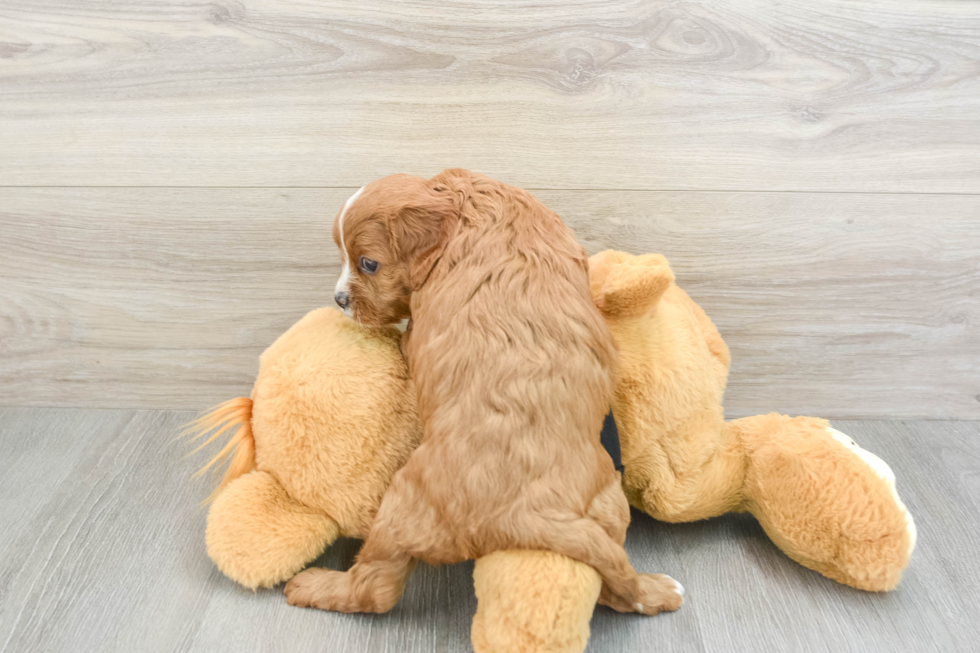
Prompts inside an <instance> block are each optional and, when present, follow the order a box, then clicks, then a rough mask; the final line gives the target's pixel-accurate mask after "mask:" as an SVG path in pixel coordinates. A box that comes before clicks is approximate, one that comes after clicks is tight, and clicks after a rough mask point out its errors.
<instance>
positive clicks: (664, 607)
mask: <svg viewBox="0 0 980 653" xmlns="http://www.w3.org/2000/svg"><path fill="white" fill-rule="evenodd" d="M682 603H684V586H683V585H681V584H680V583H678V582H677V581H676V580H674V579H673V578H671V577H670V576H667V575H664V574H640V593H639V603H637V605H636V611H637V612H641V613H643V614H648V615H654V614H657V613H659V612H673V611H674V610H676V609H678V608H679V607H681V604H682Z"/></svg>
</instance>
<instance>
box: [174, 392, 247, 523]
mask: <svg viewBox="0 0 980 653" xmlns="http://www.w3.org/2000/svg"><path fill="white" fill-rule="evenodd" d="M236 426H237V427H238V430H237V431H235V433H234V435H232V436H231V437H230V438H229V439H228V442H227V443H226V444H225V446H224V447H223V448H222V449H221V451H219V452H218V453H217V454H215V456H214V457H213V458H212V459H211V460H210V461H208V463H207V464H206V465H205V466H204V467H202V468H201V469H199V470H198V471H197V473H196V474H194V478H198V477H200V476H201V475H203V474H204V472H206V471H208V470H209V469H211V468H212V467H213V466H214V465H216V464H218V463H221V462H224V461H225V460H226V459H227V458H229V457H231V462H229V463H228V467H227V468H225V473H224V476H223V477H222V478H221V482H220V483H219V484H218V487H216V488H215V489H214V492H212V493H211V495H210V496H209V497H208V498H207V499H205V500H204V503H206V504H207V503H211V502H212V501H214V500H215V498H216V497H217V496H218V495H219V494H220V493H221V490H223V489H224V488H225V486H226V485H228V484H229V483H231V482H232V481H234V480H235V479H236V478H238V477H239V476H241V475H242V474H247V473H248V472H250V471H252V470H253V469H255V438H254V437H253V436H252V400H251V399H249V398H248V397H238V398H236V399H231V400H229V401H226V402H224V403H223V404H219V405H217V406H215V407H214V408H213V409H211V411H210V412H208V413H207V414H205V415H203V416H201V417H199V418H197V419H196V420H194V421H193V422H191V423H189V424H188V425H187V427H186V428H185V429H184V432H183V435H192V436H193V437H192V438H191V440H199V439H201V438H203V437H204V436H205V435H207V434H208V433H210V432H211V431H214V433H212V434H211V436H210V437H209V438H208V439H207V440H205V441H204V442H203V443H201V445H200V446H198V447H197V448H196V449H194V451H192V452H191V454H195V453H197V452H198V451H200V450H201V449H203V448H204V447H206V446H207V445H209V444H211V443H212V442H214V441H215V440H217V439H218V438H219V437H221V436H222V435H223V434H224V433H225V432H226V431H228V430H229V429H233V428H235V427H236Z"/></svg>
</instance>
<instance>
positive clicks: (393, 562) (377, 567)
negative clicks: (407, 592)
mask: <svg viewBox="0 0 980 653" xmlns="http://www.w3.org/2000/svg"><path fill="white" fill-rule="evenodd" d="M410 464H411V459H410V460H409V465H410ZM409 465H406V468H407V467H408V466H409ZM406 468H403V469H402V471H400V472H399V473H398V474H396V475H395V478H394V479H393V480H392V484H391V486H390V487H389V488H388V491H387V492H386V493H385V495H384V498H383V499H382V500H381V507H380V508H378V514H377V516H376V517H375V520H374V524H373V525H372V526H371V531H370V532H369V533H368V536H367V539H366V540H365V541H364V547H363V548H362V549H361V552H360V554H359V555H358V556H357V562H356V563H355V564H354V566H353V567H351V568H350V571H347V572H339V571H331V570H328V569H307V570H306V571H304V572H302V573H301V574H298V575H297V576H295V577H294V578H293V579H292V580H291V581H289V582H288V583H287V584H286V590H285V591H286V600H287V601H288V602H289V603H290V605H298V606H303V607H313V608H320V609H321V610H334V611H337V612H387V611H388V610H391V609H392V608H393V607H395V604H396V603H398V599H399V598H400V597H401V595H402V591H403V590H404V589H405V583H406V582H407V581H408V577H409V576H410V575H411V573H412V570H413V569H414V568H415V559H414V557H413V553H415V552H418V551H426V550H427V549H426V547H425V546H424V545H423V544H422V543H420V540H422V541H424V540H425V538H426V537H427V536H428V537H431V536H432V535H431V534H432V533H435V532H438V531H440V530H441V529H439V528H438V527H437V526H438V525H437V524H434V523H433V522H432V520H433V518H432V511H426V509H425V506H426V505H427V504H426V502H425V501H423V500H420V497H419V492H418V490H417V488H416V487H415V486H414V485H413V484H412V483H410V482H408V481H406V476H405V474H404V473H403V472H404V471H405V469H406Z"/></svg>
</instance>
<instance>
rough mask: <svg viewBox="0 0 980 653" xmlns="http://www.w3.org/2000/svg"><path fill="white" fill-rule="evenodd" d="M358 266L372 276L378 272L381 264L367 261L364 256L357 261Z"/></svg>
mask: <svg viewBox="0 0 980 653" xmlns="http://www.w3.org/2000/svg"><path fill="white" fill-rule="evenodd" d="M358 265H359V266H360V267H361V270H363V271H364V272H365V273H366V274H374V273H375V272H377V271H378V268H379V267H381V264H379V263H378V262H377V261H375V260H372V259H369V258H368V257H366V256H362V257H361V260H360V261H358Z"/></svg>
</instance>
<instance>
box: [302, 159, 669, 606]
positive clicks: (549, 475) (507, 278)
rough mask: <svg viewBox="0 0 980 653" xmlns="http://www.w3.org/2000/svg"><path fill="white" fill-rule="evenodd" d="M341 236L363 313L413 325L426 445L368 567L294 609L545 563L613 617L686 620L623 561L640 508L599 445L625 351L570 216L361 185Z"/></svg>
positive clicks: (361, 602) (480, 184) (403, 183)
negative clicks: (438, 578) (589, 588)
mask: <svg viewBox="0 0 980 653" xmlns="http://www.w3.org/2000/svg"><path fill="white" fill-rule="evenodd" d="M334 239H335V240H336V241H337V244H338V246H342V257H343V260H344V262H345V269H344V272H343V274H342V276H341V284H343V285H342V288H341V287H339V288H338V290H343V291H344V292H346V293H347V297H349V302H350V303H349V307H348V310H350V311H351V312H352V313H353V316H354V317H355V318H356V319H358V321H360V322H362V323H364V324H365V325H369V326H370V325H381V324H387V323H391V322H396V321H398V320H401V319H402V318H405V317H409V316H410V317H411V320H412V324H411V327H410V329H409V331H408V332H407V333H406V334H405V336H404V338H403V341H402V349H403V352H404V353H405V357H406V360H407V362H408V365H409V369H410V372H411V374H412V377H413V378H414V380H415V383H416V387H417V392H418V408H419V416H420V418H421V421H422V426H423V440H422V443H421V445H420V446H419V447H418V449H416V451H415V452H414V453H413V454H412V455H411V457H410V458H409V460H408V462H407V463H406V464H405V466H404V467H403V468H402V469H401V470H400V471H399V472H398V473H397V474H396V475H395V476H394V478H393V480H392V484H391V486H390V487H389V489H388V491H387V493H386V494H385V496H384V498H383V500H382V503H381V507H380V509H379V511H378V514H377V517H376V519H375V521H374V524H373V525H372V527H371V530H370V532H369V534H368V537H367V539H366V541H365V544H364V547H363V549H362V550H361V553H360V555H359V557H358V560H357V563H356V564H355V565H354V566H353V567H352V568H351V569H350V571H349V572H346V573H342V572H336V571H329V570H323V569H309V570H307V571H305V572H303V573H301V574H299V575H298V576H296V577H295V578H293V579H292V580H291V581H290V582H289V583H288V584H287V586H286V595H287V598H288V600H289V602H290V603H291V604H294V605H304V606H313V607H318V608H322V609H327V610H338V611H342V612H385V611H387V610H389V609H391V608H392V607H393V606H394V605H395V603H396V602H397V601H398V598H399V597H400V595H401V593H402V590H403V588H404V584H405V582H406V580H407V578H408V576H409V574H410V573H411V570H412V568H413V566H414V562H415V561H416V560H419V559H421V560H424V561H426V562H428V563H431V564H441V563H454V562H459V561H462V560H467V559H473V558H479V557H482V556H486V555H488V554H491V553H493V552H495V551H500V550H505V549H545V550H550V551H554V552H557V553H560V554H562V555H565V556H568V557H570V558H573V559H575V560H579V561H581V562H584V563H586V564H588V565H590V566H592V567H594V568H595V569H596V570H597V571H598V572H599V574H600V576H601V577H602V580H603V589H602V591H601V594H600V602H601V603H604V604H606V605H609V606H610V607H613V608H615V609H617V610H621V611H637V612H642V613H645V614H655V613H657V612H659V611H661V610H671V609H676V608H677V607H679V606H680V603H681V600H682V599H681V596H680V593H679V592H678V586H677V585H676V584H675V583H674V582H673V580H672V579H670V578H669V577H666V576H655V575H643V576H639V575H638V574H637V573H636V571H635V570H634V569H633V567H632V566H631V565H630V563H629V559H628V558H627V555H626V552H625V550H624V549H623V546H622V544H623V541H624V540H625V536H626V527H627V525H628V523H629V508H628V504H627V502H626V499H625V497H624V495H623V493H622V490H621V488H620V479H619V475H618V474H617V473H616V471H615V469H614V467H613V463H612V461H611V459H610V458H609V455H608V454H607V453H606V452H605V450H604V449H603V448H602V447H601V445H600V443H599V431H600V427H601V424H602V420H603V416H604V415H605V413H606V411H607V410H608V408H609V405H610V402H611V399H612V393H613V373H614V368H615V364H616V349H615V345H614V342H613V339H612V336H611V334H610V332H609V330H608V329H607V327H606V324H605V322H604V320H603V318H602V316H601V315H600V313H599V311H598V310H597V309H596V307H595V305H594V304H593V303H592V299H591V296H590V292H589V281H588V260H587V258H586V254H585V251H584V250H583V249H582V247H581V246H580V245H579V244H578V243H577V242H576V241H575V238H574V235H573V234H572V232H571V231H570V230H569V229H568V228H567V227H566V226H565V225H564V223H563V222H562V221H561V218H560V217H559V216H558V215H556V214H555V213H553V212H552V211H549V210H548V209H547V208H546V207H545V206H544V205H542V204H541V202H540V201H538V200H537V199H536V198H534V197H533V196H531V195H530V194H529V193H527V192H526V191H523V190H521V189H518V188H514V187H511V186H508V185H506V184H503V183H500V182H498V181H495V180H493V179H490V178H488V177H485V176H482V175H477V174H473V173H470V172H468V171H465V170H447V171H445V172H443V173H442V174H440V175H438V176H436V177H434V178H432V179H430V180H426V179H422V178H418V177H412V176H408V175H395V176H391V177H386V178H384V179H381V180H379V181H376V182H374V183H371V184H369V185H368V186H366V187H364V188H362V189H361V190H360V191H358V194H357V195H356V196H355V198H352V200H351V201H348V203H347V205H346V206H345V207H344V209H343V210H342V212H341V213H340V214H339V215H338V217H337V220H336V222H335V228H334ZM368 259H369V260H372V261H376V262H377V263H378V265H377V266H376V269H375V266H374V265H373V264H372V263H370V262H369V263H364V261H365V260H368Z"/></svg>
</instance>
